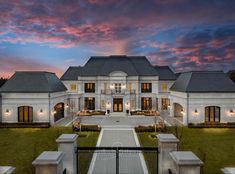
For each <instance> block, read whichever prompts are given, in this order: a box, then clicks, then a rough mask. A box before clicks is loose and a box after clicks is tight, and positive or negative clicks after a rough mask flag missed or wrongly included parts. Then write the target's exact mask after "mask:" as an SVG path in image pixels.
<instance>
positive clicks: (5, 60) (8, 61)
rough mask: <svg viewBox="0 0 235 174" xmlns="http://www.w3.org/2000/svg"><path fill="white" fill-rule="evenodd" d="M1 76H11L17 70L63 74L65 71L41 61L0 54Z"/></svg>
mask: <svg viewBox="0 0 235 174" xmlns="http://www.w3.org/2000/svg"><path fill="white" fill-rule="evenodd" d="M0 62H2V63H1V64H0V77H7V78H8V77H10V76H11V75H13V74H14V72H15V71H49V72H54V73H56V74H57V76H59V77H60V76H61V75H62V73H63V71H62V70H61V69H60V68H58V67H55V66H52V65H49V64H45V63H40V62H37V61H35V60H32V59H27V58H19V57H12V56H11V57H9V56H6V55H1V56H0Z"/></svg>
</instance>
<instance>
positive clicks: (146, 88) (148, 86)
mask: <svg viewBox="0 0 235 174" xmlns="http://www.w3.org/2000/svg"><path fill="white" fill-rule="evenodd" d="M141 92H142V93H151V92H152V83H141Z"/></svg>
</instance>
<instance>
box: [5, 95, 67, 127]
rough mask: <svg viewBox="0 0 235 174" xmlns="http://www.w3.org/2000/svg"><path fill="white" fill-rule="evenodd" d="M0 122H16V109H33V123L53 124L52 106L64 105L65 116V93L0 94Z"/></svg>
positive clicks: (65, 114)
mask: <svg viewBox="0 0 235 174" xmlns="http://www.w3.org/2000/svg"><path fill="white" fill-rule="evenodd" d="M1 96H2V109H1V121H2V122H6V123H15V122H18V119H19V118H18V107H20V106H30V107H32V108H33V122H35V123H48V122H49V123H51V124H54V106H55V105H56V104H58V103H64V106H65V110H64V111H65V112H64V116H65V117H66V116H67V107H66V104H67V102H68V96H67V93H66V92H55V93H2V94H1Z"/></svg>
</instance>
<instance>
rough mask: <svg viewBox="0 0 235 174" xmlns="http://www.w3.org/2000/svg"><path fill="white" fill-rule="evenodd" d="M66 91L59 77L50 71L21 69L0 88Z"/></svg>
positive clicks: (23, 91)
mask: <svg viewBox="0 0 235 174" xmlns="http://www.w3.org/2000/svg"><path fill="white" fill-rule="evenodd" d="M60 91H67V88H66V87H65V86H64V84H63V83H62V82H61V81H60V79H59V78H58V77H57V76H56V75H55V73H51V72H41V71H31V72H30V71H23V72H22V71H21V72H15V74H14V75H13V76H12V77H11V78H10V79H9V80H8V81H7V82H6V83H5V84H4V85H3V86H2V87H1V88H0V92H16V93H21V92H22V93H31V92H32V93H34V92H35V93H47V92H52V93H53V92H60Z"/></svg>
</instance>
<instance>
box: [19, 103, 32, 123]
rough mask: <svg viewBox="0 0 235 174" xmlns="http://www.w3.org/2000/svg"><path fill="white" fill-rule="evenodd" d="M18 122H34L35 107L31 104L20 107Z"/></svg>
mask: <svg viewBox="0 0 235 174" xmlns="http://www.w3.org/2000/svg"><path fill="white" fill-rule="evenodd" d="M18 122H24V123H30V122H33V107H31V106H20V107H18Z"/></svg>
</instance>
